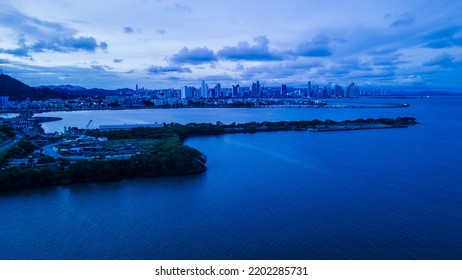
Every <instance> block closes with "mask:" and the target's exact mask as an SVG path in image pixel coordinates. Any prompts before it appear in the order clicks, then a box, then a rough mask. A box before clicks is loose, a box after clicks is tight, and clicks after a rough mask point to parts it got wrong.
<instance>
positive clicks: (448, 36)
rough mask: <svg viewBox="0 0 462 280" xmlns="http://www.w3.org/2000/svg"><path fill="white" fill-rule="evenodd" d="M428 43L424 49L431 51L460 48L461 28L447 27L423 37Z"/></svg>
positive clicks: (461, 43) (461, 41)
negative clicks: (430, 49)
mask: <svg viewBox="0 0 462 280" xmlns="http://www.w3.org/2000/svg"><path fill="white" fill-rule="evenodd" d="M424 39H425V40H426V41H428V43H426V44H425V45H424V47H427V48H432V49H442V48H450V47H454V46H459V47H461V46H462V26H451V27H447V28H444V29H441V30H438V31H435V32H432V33H430V34H427V35H425V36H424Z"/></svg>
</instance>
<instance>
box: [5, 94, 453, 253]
mask: <svg viewBox="0 0 462 280" xmlns="http://www.w3.org/2000/svg"><path fill="white" fill-rule="evenodd" d="M461 101H462V100H461V98H460V97H434V98H431V99H415V100H406V103H409V104H410V106H409V107H403V108H382V109H374V108H349V109H334V108H310V109H308V108H209V109H194V108H192V109H174V110H173V109H162V110H125V111H112V110H111V111H75V112H55V113H52V112H49V113H44V114H37V115H36V116H45V115H46V116H50V117H60V118H62V120H60V121H56V122H48V123H44V124H43V128H44V129H45V131H46V132H54V131H60V132H63V131H64V130H63V128H64V127H65V126H66V127H69V126H78V127H79V128H80V129H85V127H86V126H87V124H88V123H89V121H90V120H92V124H91V125H90V127H89V128H98V127H99V126H100V125H111V124H113V125H117V124H123V123H126V124H136V123H155V122H159V123H164V122H165V123H183V124H187V123H191V122H197V123H199V122H205V123H213V124H216V123H217V122H221V123H224V124H231V123H233V122H235V123H246V122H264V121H274V122H279V121H286V122H289V121H300V120H314V119H320V120H327V119H331V120H335V121H341V120H346V119H350V120H354V119H358V118H363V119H368V118H374V119H377V118H393V119H394V118H395V117H397V116H413V117H415V118H416V119H417V120H418V121H419V122H420V124H419V125H417V126H412V127H409V128H407V129H384V130H354V131H337V132H332V133H312V132H309V131H298V130H294V131H280V132H261V133H244V134H226V135H214V136H195V137H191V138H188V139H187V140H186V141H185V142H184V143H185V144H186V145H187V146H190V147H193V148H195V149H197V150H199V151H201V153H203V154H204V155H206V156H207V163H206V165H207V172H204V173H201V174H199V175H192V176H181V177H162V178H138V179H129V180H122V181H117V182H107V183H90V184H77V185H71V186H61V187H57V188H52V189H41V190H32V191H31V190H24V191H19V192H13V193H4V194H1V195H0V205H1V207H2V209H3V211H4V215H2V217H1V218H0V222H1V223H2V225H3V226H2V228H1V229H0V231H1V234H2V236H3V238H2V239H1V240H0V246H1V248H2V251H1V252H0V257H1V258H8V259H455V258H460V256H461V255H462V242H461V240H460V236H461V235H462V228H461V226H460V225H461V224H462V221H461V217H460V215H458V213H460V211H461V210H462V209H461V208H460V205H461V203H460V197H461V193H460V188H459V186H460V185H462V178H461V176H460V172H459V171H460V169H461V168H462V166H461V162H460V158H461V157H462V155H461V154H460V151H461V150H462V149H460V145H461V144H462V143H461V142H460V139H462V138H461V136H462V135H461V131H462V130H461V124H462V120H461V119H460V115H459V114H458V113H457V112H458V110H459V109H460V108H461V105H462V103H461ZM394 102H395V101H394ZM92 126H93V127H92ZM88 135H90V134H88ZM117 145H122V144H121V143H119V144H117ZM117 145H113V146H112V147H110V148H117ZM124 145H125V146H126V143H124ZM140 145H141V146H140V147H142V144H140ZM18 244H23V245H18Z"/></svg>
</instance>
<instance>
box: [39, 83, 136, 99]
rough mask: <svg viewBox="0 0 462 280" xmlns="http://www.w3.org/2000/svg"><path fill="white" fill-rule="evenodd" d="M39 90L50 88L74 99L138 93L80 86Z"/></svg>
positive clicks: (131, 90)
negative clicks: (77, 97)
mask: <svg viewBox="0 0 462 280" xmlns="http://www.w3.org/2000/svg"><path fill="white" fill-rule="evenodd" d="M39 88H50V89H53V90H55V91H59V92H64V93H66V94H69V95H70V96H72V97H76V96H108V95H131V94H134V93H135V92H136V91H134V90H133V89H129V88H121V89H115V90H109V89H102V88H91V89H87V88H84V87H80V86H72V85H59V86H40V87H39Z"/></svg>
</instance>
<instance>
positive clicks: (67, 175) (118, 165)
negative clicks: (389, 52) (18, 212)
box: [0, 117, 418, 192]
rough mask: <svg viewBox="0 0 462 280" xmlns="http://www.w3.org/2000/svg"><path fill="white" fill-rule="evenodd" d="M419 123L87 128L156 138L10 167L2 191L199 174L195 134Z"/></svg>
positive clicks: (1, 177) (0, 175)
mask: <svg viewBox="0 0 462 280" xmlns="http://www.w3.org/2000/svg"><path fill="white" fill-rule="evenodd" d="M415 124H418V122H417V121H416V119H415V118H412V117H397V118H395V119H389V118H380V119H357V120H345V121H340V122H337V121H332V120H325V121H320V120H311V121H281V122H260V123H257V122H250V123H243V124H236V123H232V124H228V125H225V124H222V123H220V122H218V123H217V124H211V123H189V124H186V125H181V124H177V123H171V124H167V125H165V126H163V127H137V128H131V129H126V130H107V131H106V130H99V129H95V130H88V131H86V132H87V136H92V137H106V138H107V139H108V140H109V141H111V140H121V139H127V140H128V139H147V140H155V141H156V143H155V145H154V146H153V148H152V149H150V150H149V151H145V152H143V153H140V154H136V155H134V156H132V157H130V158H128V159H109V160H104V159H93V160H79V161H77V162H75V163H70V162H67V161H65V160H63V159H56V158H55V161H56V164H54V165H53V166H39V165H37V166H35V165H27V166H19V167H7V168H4V169H2V170H1V171H0V192H7V191H14V190H19V189H37V188H46V187H55V186H63V185H72V184H77V183H96V182H107V181H118V180H123V179H130V178H139V177H162V176H179V175H191V174H200V173H203V172H205V171H206V169H207V167H206V165H205V163H206V160H207V157H206V155H204V154H202V152H200V151H198V150H196V149H194V148H191V147H189V146H187V145H185V144H184V140H185V139H187V138H188V137H194V136H213V135H224V134H237V133H256V132H275V131H307V132H310V131H314V132H324V131H345V130H369V129H383V128H406V127H408V126H410V125H415Z"/></svg>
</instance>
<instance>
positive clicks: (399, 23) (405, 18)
mask: <svg viewBox="0 0 462 280" xmlns="http://www.w3.org/2000/svg"><path fill="white" fill-rule="evenodd" d="M385 20H386V21H391V23H390V27H394V28H397V27H405V26H409V25H411V24H413V23H414V15H413V14H411V13H403V14H386V15H385Z"/></svg>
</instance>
